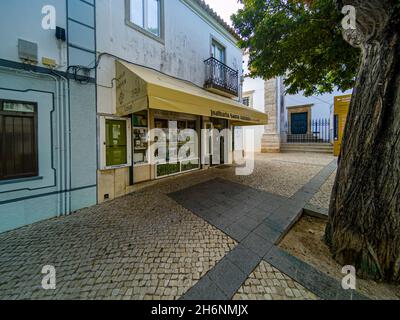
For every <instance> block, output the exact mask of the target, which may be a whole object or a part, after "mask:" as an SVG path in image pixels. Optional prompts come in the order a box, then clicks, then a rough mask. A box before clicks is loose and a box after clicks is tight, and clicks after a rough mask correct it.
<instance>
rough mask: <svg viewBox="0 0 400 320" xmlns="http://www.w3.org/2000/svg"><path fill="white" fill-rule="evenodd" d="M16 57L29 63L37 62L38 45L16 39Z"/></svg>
mask: <svg viewBox="0 0 400 320" xmlns="http://www.w3.org/2000/svg"><path fill="white" fill-rule="evenodd" d="M18 56H19V58H20V59H21V60H24V61H26V62H31V63H37V62H38V45H37V43H35V42H30V41H26V40H22V39H18Z"/></svg>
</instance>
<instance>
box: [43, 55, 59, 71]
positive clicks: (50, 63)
mask: <svg viewBox="0 0 400 320" xmlns="http://www.w3.org/2000/svg"><path fill="white" fill-rule="evenodd" d="M42 64H43V65H45V66H47V67H50V68H55V67H57V61H56V60H54V59H50V58H46V57H42Z"/></svg>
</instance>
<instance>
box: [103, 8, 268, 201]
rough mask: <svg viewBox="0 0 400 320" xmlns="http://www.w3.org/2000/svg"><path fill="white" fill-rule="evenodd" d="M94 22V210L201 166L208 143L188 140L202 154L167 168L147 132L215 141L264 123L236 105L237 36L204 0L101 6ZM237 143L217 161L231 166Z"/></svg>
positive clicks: (229, 143) (229, 142)
mask: <svg viewBox="0 0 400 320" xmlns="http://www.w3.org/2000/svg"><path fill="white" fill-rule="evenodd" d="M97 21H98V25H97V38H98V43H97V51H98V57H99V58H98V66H97V71H98V78H97V84H98V90H97V91H98V95H97V100H98V108H97V112H98V127H99V136H98V145H99V162H98V169H99V170H98V181H99V187H98V198H99V202H102V201H106V200H108V199H113V198H115V197H118V196H122V195H124V194H127V193H129V192H131V191H132V190H133V186H134V185H135V184H137V183H140V182H144V181H149V180H154V179H158V178H161V177H165V176H169V175H173V174H179V173H183V172H188V171H191V170H196V169H200V168H203V167H204V165H203V163H201V159H199V157H200V156H199V154H200V155H203V153H204V152H205V150H203V149H204V146H203V143H204V141H202V140H201V139H195V138H194V137H186V138H185V139H186V140H187V141H186V140H185V142H187V143H186V145H189V144H191V143H192V144H193V145H192V146H191V148H193V149H194V150H196V152H197V151H198V152H197V156H194V157H193V159H191V160H190V161H186V162H179V161H178V163H174V164H171V163H170V162H171V161H170V160H171V158H172V155H171V154H169V153H168V154H167V159H166V161H165V162H164V163H158V162H157V160H155V158H156V157H157V156H158V151H159V150H158V149H156V147H155V146H154V144H155V140H156V139H154V137H150V136H149V131H150V130H152V129H161V130H164V129H171V126H172V127H175V129H176V130H177V132H178V133H179V132H182V131H184V130H185V129H192V130H195V131H196V132H198V133H200V131H201V129H211V128H213V129H217V130H219V131H220V132H221V131H223V130H224V129H232V128H233V127H234V126H238V125H243V124H256V123H258V121H260V117H261V118H262V119H263V120H261V122H260V123H262V122H264V123H265V122H266V117H265V115H263V114H262V113H261V112H255V111H251V110H250V109H249V108H245V107H244V106H243V105H242V104H241V98H242V97H241V94H242V83H241V79H242V61H243V54H242V50H241V49H239V48H238V46H237V41H238V38H237V36H236V35H235V33H234V31H233V30H232V29H231V28H230V27H229V26H228V25H227V24H226V23H225V22H223V21H222V20H221V18H219V17H218V16H217V15H216V14H215V13H214V12H213V11H212V10H211V9H210V8H209V7H208V6H207V5H206V4H205V3H204V2H203V1H201V0H112V1H111V0H98V1H97ZM210 74H211V76H210ZM206 89H207V90H206ZM249 112H250V114H248V113H249ZM251 112H253V114H251ZM256 118H258V119H256ZM112 131H114V132H115V133H116V136H113V133H112ZM199 136H200V135H199ZM157 139H158V137H157ZM203 140H204V139H203ZM233 140H234V136H233V135H229V136H223V137H222V138H221V139H220V140H219V141H220V142H221V146H222V148H223V149H224V148H226V149H227V151H228V152H227V153H224V154H221V155H219V154H218V157H221V158H224V159H223V160H225V161H231V160H232V151H233V145H234V143H233V142H234V141H233ZM112 141H114V142H112ZM167 141H168V142H167V143H168V145H169V147H171V145H172V142H171V141H169V139H168V138H167ZM113 143H114V145H115V146H116V147H115V146H113ZM182 144H184V143H182V142H181V141H177V149H178V150H181V146H182ZM118 146H120V147H118ZM168 150H171V149H170V148H169V149H168ZM207 151H208V150H207ZM189 153H190V152H189ZM215 156H216V155H215V154H214V157H215ZM210 162H211V163H212V161H210Z"/></svg>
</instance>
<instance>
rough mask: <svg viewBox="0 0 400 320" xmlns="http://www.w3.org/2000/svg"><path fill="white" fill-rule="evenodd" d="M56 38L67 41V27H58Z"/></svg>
mask: <svg viewBox="0 0 400 320" xmlns="http://www.w3.org/2000/svg"><path fill="white" fill-rule="evenodd" d="M56 38H57V40H60V41H66V40H67V36H66V34H65V29H64V28H61V27H56Z"/></svg>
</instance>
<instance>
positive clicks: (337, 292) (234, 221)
mask: <svg viewBox="0 0 400 320" xmlns="http://www.w3.org/2000/svg"><path fill="white" fill-rule="evenodd" d="M335 169H336V162H334V161H333V162H331V163H330V164H329V165H328V166H326V167H325V168H324V169H322V170H321V172H320V173H319V174H318V175H317V176H315V177H314V178H313V179H311V181H310V182H309V183H307V184H306V185H305V186H303V187H302V188H301V189H300V190H299V191H298V192H297V193H296V194H294V195H293V196H292V197H291V198H290V199H287V198H284V197H281V196H278V195H274V194H270V193H267V192H263V191H260V190H256V189H252V188H250V187H246V186H244V185H241V184H237V183H234V182H231V181H226V180H223V179H220V178H217V179H214V180H212V181H208V182H206V183H202V184H198V185H195V186H192V187H190V188H187V189H186V190H181V191H179V192H177V193H172V194H170V196H171V197H172V198H173V199H175V200H176V201H177V202H179V203H180V204H181V205H182V206H184V207H186V208H187V209H188V210H190V211H192V212H194V213H195V214H197V215H198V216H200V217H201V218H203V219H204V220H206V221H207V222H209V223H210V224H212V225H214V226H215V227H217V228H219V229H221V230H222V231H223V232H225V233H226V234H227V235H229V236H230V237H232V238H233V239H235V240H236V241H237V242H238V243H239V245H238V246H237V247H236V248H235V249H234V250H233V251H232V252H230V253H228V255H227V256H226V257H225V258H224V259H222V260H221V261H220V262H219V263H218V264H217V265H216V266H215V267H214V268H213V269H211V270H210V271H209V272H208V273H207V275H206V276H205V277H203V278H202V279H201V280H200V281H199V282H198V283H197V284H196V285H195V286H194V287H192V288H191V289H190V290H189V291H188V292H187V293H186V294H185V295H184V296H183V297H182V299H187V300H207V299H209V290H211V288H212V290H214V294H215V295H216V296H217V297H218V299H232V298H237V299H241V298H244V297H245V296H246V294H248V293H249V292H251V294H252V297H253V298H260V297H264V298H267V299H269V298H270V299H289V298H293V299H300V298H303V299H315V298H318V297H319V298H322V299H364V298H365V297H363V296H361V295H358V294H357V293H356V294H352V293H350V292H349V291H344V290H342V289H341V286H340V284H339V283H338V282H337V281H336V280H334V279H332V278H330V277H328V276H326V275H325V274H323V273H322V272H319V271H318V270H316V269H314V268H313V267H311V266H309V265H308V264H306V263H304V262H302V261H300V260H298V259H296V258H295V257H292V256H290V255H289V254H286V253H285V252H283V251H282V250H280V249H279V248H278V247H276V246H275V245H276V244H277V243H278V242H279V241H280V239H282V237H283V236H284V235H285V233H286V232H287V231H288V230H289V229H290V228H291V226H292V225H293V224H294V223H295V222H296V221H297V219H298V218H299V217H300V216H301V214H302V212H303V208H304V206H305V205H306V204H307V203H308V202H309V201H310V200H311V199H312V198H313V197H314V195H315V193H317V192H318V190H319V189H320V187H321V186H322V185H323V184H324V183H325V181H326V180H327V179H328V178H329V177H330V176H331V175H332V172H333V171H334V170H335ZM203 199H205V200H203ZM271 265H272V266H273V267H275V269H272V271H268V270H269V269H270V267H272V266H271ZM257 266H258V267H257ZM256 267H257V270H256V271H254V269H255V268H256ZM253 271H254V272H253ZM276 271H278V272H276ZM268 277H271V278H268ZM277 277H279V278H283V279H279V280H283V282H282V283H279V284H278V281H277V280H278V279H277ZM267 279H269V280H270V281H267ZM274 279H275V286H274V281H273V280H274ZM246 280H247V281H246ZM271 281H272V282H271ZM268 282H269V283H270V285H269V286H268V285H267V286H263V285H260V283H263V284H265V283H268ZM271 283H272V285H271ZM292 283H293V285H292ZM289 284H290V285H291V286H295V287H296V288H293V289H295V290H292V288H287V287H289ZM303 285H304V287H305V288H307V289H309V290H307V289H305V288H304V287H303ZM286 286H287V287H286ZM286 289H288V290H286ZM289 289H290V290H289ZM272 293H273V294H272ZM313 293H315V294H316V295H314V294H313Z"/></svg>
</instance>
